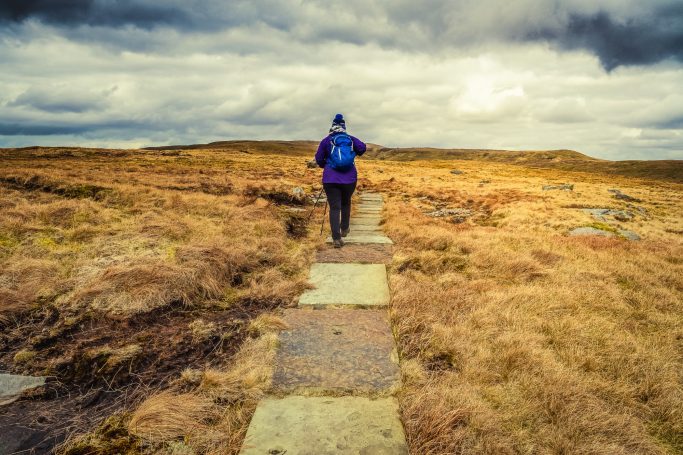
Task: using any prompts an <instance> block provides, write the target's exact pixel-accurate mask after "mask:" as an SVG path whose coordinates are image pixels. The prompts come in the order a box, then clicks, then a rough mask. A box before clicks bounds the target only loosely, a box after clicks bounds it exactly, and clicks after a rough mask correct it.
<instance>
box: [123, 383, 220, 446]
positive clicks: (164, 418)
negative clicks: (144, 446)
mask: <svg viewBox="0 0 683 455" xmlns="http://www.w3.org/2000/svg"><path fill="white" fill-rule="evenodd" d="M213 412H215V408H214V407H213V402H212V401H211V400H209V399H208V398H204V397H201V396H198V395H196V394H190V393H184V394H174V393H171V392H161V393H159V394H157V395H153V396H151V397H150V398H148V399H147V400H145V401H144V402H143V403H142V404H140V406H138V408H137V409H136V410H135V412H133V415H132V417H131V419H130V422H129V423H128V431H129V432H130V433H131V434H132V435H135V436H137V437H138V438H140V439H142V440H143V441H146V442H147V443H153V444H154V443H163V442H167V441H173V440H177V439H183V438H190V439H191V438H193V437H195V436H197V435H199V434H201V433H203V432H204V431H205V430H206V427H207V423H206V422H207V421H208V420H210V418H211V417H212V414H213Z"/></svg>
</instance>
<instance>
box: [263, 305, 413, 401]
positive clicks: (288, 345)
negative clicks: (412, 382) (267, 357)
mask: <svg viewBox="0 0 683 455" xmlns="http://www.w3.org/2000/svg"><path fill="white" fill-rule="evenodd" d="M284 319H285V321H286V322H287V324H288V325H289V329H288V330H285V331H283V332H281V333H280V346H279V348H278V352H277V358H276V369H275V373H274V375H273V389H274V390H275V391H277V392H290V393H296V392H304V391H313V392H332V393H336V394H340V393H350V394H359V393H368V394H373V395H374V394H391V393H393V392H394V391H395V390H396V389H397V387H398V384H399V381H400V375H399V369H398V365H397V363H396V361H397V356H396V353H395V352H394V338H393V335H392V333H391V329H390V327H389V321H388V318H387V314H386V311H375V310H365V311H359V310H336V311H306V310H286V311H285V316H284Z"/></svg>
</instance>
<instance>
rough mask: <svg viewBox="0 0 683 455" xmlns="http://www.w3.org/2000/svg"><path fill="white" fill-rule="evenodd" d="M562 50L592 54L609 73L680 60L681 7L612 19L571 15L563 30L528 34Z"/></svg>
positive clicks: (682, 55) (682, 38) (682, 47)
mask: <svg viewBox="0 0 683 455" xmlns="http://www.w3.org/2000/svg"><path fill="white" fill-rule="evenodd" d="M527 37H528V38H529V39H532V40H535V39H545V40H547V41H549V42H552V43H556V44H557V45H558V46H560V47H561V48H564V49H586V50H589V51H591V52H593V53H594V54H595V55H596V56H597V57H598V58H599V59H600V62H601V63H602V66H603V67H604V68H605V69H606V70H608V71H611V70H613V69H614V68H616V67H618V66H623V65H647V64H652V63H656V62H659V61H661V60H664V59H667V58H673V59H676V60H679V61H683V5H675V6H668V7H665V8H660V9H658V10H657V11H655V12H654V13H653V14H652V15H648V16H644V17H639V18H631V19H628V20H626V21H619V20H615V19H614V18H612V17H611V15H610V14H608V13H606V12H604V11H603V12H599V13H597V14H593V15H579V14H572V15H571V16H570V18H569V21H568V22H567V23H566V25H565V27H563V28H561V29H559V30H542V31H538V32H532V33H529V34H528V35H527Z"/></svg>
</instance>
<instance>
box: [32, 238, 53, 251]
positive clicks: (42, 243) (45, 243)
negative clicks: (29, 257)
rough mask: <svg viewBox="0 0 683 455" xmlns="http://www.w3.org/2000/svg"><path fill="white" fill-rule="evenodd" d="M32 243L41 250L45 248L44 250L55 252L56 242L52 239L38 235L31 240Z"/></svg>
mask: <svg viewBox="0 0 683 455" xmlns="http://www.w3.org/2000/svg"><path fill="white" fill-rule="evenodd" d="M33 243H35V244H36V245H37V246H39V247H41V248H45V249H46V250H56V249H57V246H58V245H57V242H55V240H54V239H53V238H52V237H47V236H43V235H40V236H38V237H36V238H35V239H34V240H33Z"/></svg>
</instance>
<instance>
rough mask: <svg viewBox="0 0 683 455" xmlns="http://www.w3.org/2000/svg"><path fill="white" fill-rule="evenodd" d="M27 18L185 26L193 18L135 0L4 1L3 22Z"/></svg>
mask: <svg viewBox="0 0 683 455" xmlns="http://www.w3.org/2000/svg"><path fill="white" fill-rule="evenodd" d="M27 19H37V20H39V21H42V22H45V23H49V24H55V25H66V26H71V25H80V24H85V25H103V26H112V27H118V26H122V25H135V26H138V27H143V28H147V27H151V26H154V25H158V24H168V25H182V24H184V23H186V22H187V21H188V20H189V16H188V15H187V13H186V11H184V10H182V9H179V8H173V7H164V6H158V5H154V4H147V3H144V2H139V1H135V0H121V1H112V0H3V1H2V3H0V21H7V22H22V21H25V20H27Z"/></svg>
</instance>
